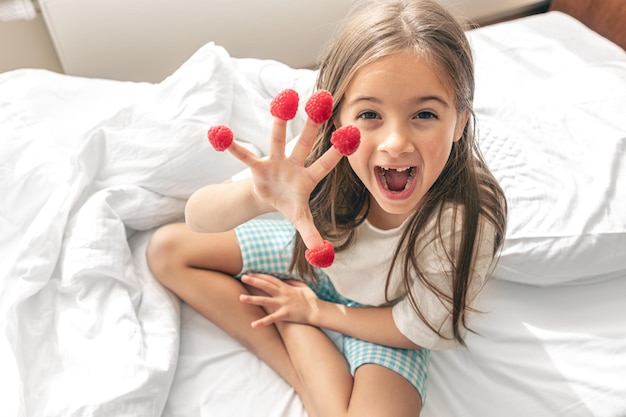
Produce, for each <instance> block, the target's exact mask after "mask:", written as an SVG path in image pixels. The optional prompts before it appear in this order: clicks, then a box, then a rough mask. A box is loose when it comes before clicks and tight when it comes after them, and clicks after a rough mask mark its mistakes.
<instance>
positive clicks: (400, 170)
mask: <svg viewBox="0 0 626 417" xmlns="http://www.w3.org/2000/svg"><path fill="white" fill-rule="evenodd" d="M381 168H382V169H384V170H385V171H389V170H390V169H395V170H396V171H398V172H402V171H406V170H407V169H411V167H404V168H387V167H381Z"/></svg>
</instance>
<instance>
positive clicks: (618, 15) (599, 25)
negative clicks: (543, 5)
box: [550, 0, 626, 49]
mask: <svg viewBox="0 0 626 417" xmlns="http://www.w3.org/2000/svg"><path fill="white" fill-rule="evenodd" d="M550 10H558V11H561V12H563V13H567V14H568V15H570V16H572V17H574V18H576V19H578V20H579V21H581V22H582V23H584V24H585V25H587V26H588V27H590V28H591V29H593V30H594V31H596V32H598V33H599V34H600V35H602V36H604V37H605V38H608V39H610V40H612V41H613V42H615V43H616V44H618V45H619V46H621V47H622V48H623V49H626V0H552V3H551V5H550Z"/></svg>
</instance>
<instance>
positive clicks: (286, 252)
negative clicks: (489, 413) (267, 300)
mask: <svg viewBox="0 0 626 417" xmlns="http://www.w3.org/2000/svg"><path fill="white" fill-rule="evenodd" d="M235 232H236V234H237V238H238V239H239V245H240V247H241V255H242V258H243V268H242V270H241V273H240V274H239V275H238V276H241V275H243V274H245V273H250V272H255V273H263V274H268V275H273V276H276V277H278V278H281V279H289V278H290V279H298V278H297V277H295V276H293V275H289V273H288V270H289V264H290V262H291V256H292V250H293V237H294V234H295V228H294V227H293V225H292V224H291V223H289V222H288V221H286V220H273V219H272V220H265V219H256V220H252V221H249V222H247V223H245V224H243V225H241V226H239V227H237V228H236V229H235ZM317 273H318V276H319V277H320V280H319V282H318V283H310V284H309V285H310V286H311V288H312V289H313V290H314V291H315V293H316V294H317V296H318V297H319V298H320V299H322V300H325V301H330V302H333V303H339V304H344V305H347V306H352V307H363V305H361V304H359V303H357V302H354V301H351V300H349V299H347V298H345V297H343V296H342V295H341V294H339V293H338V292H337V291H336V290H335V287H334V286H333V284H332V283H331V281H330V279H329V278H328V276H327V275H326V274H325V273H324V272H323V271H322V270H317ZM334 341H335V343H336V344H338V345H339V346H338V348H339V349H341V350H342V351H343V354H344V356H345V357H346V360H347V361H348V363H349V366H350V371H351V372H352V375H354V372H355V371H356V370H357V368H358V367H359V366H361V365H364V364H377V365H380V366H383V367H385V368H387V369H390V370H392V371H394V372H396V373H398V374H399V375H401V376H402V377H404V378H406V379H407V380H408V381H409V382H410V383H411V384H413V386H415V388H416V389H417V391H418V392H419V393H420V395H421V397H422V402H425V399H426V385H427V380H428V367H429V361H430V351H429V350H428V349H417V350H412V349H400V348H392V347H388V346H382V345H378V344H375V343H370V342H366V341H364V340H360V339H355V338H353V337H350V336H346V335H341V338H340V340H339V341H338V340H336V339H334Z"/></svg>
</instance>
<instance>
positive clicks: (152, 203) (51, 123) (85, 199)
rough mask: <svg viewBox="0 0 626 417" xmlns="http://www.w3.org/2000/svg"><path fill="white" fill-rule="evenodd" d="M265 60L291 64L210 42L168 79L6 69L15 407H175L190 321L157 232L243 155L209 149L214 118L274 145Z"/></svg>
mask: <svg viewBox="0 0 626 417" xmlns="http://www.w3.org/2000/svg"><path fill="white" fill-rule="evenodd" d="M248 64H249V65H248ZM251 65H254V66H253V67H252V68H251V71H248V70H247V68H249V67H250V66H251ZM262 68H266V69H263V71H280V70H281V69H282V66H281V65H279V64H275V63H272V62H257V61H246V60H234V59H231V58H230V57H229V56H228V54H227V53H226V52H225V51H224V50H222V49H221V48H219V47H216V46H214V45H211V44H210V45H207V46H206V47H204V48H203V49H202V50H201V51H199V52H198V53H197V54H196V55H195V56H194V57H193V58H192V59H190V60H189V61H188V62H187V63H186V64H185V65H184V66H183V67H182V68H181V69H179V70H178V71H177V72H176V73H175V74H174V75H173V76H172V77H170V78H168V79H167V80H165V81H164V82H162V83H160V84H158V85H151V84H134V83H122V82H114V81H104V80H88V79H81V78H75V77H66V76H62V75H58V74H54V73H50V72H45V71H35V70H25V71H16V72H12V73H5V74H2V75H0V114H1V115H2V116H1V120H2V122H1V123H0V138H1V146H0V180H1V182H0V187H1V188H0V196H1V197H0V230H1V231H2V232H1V233H0V265H1V266H0V272H1V276H0V370H1V371H0V393H2V394H1V395H0V409H1V410H3V411H2V415H5V416H48V417H49V416H85V415H89V416H123V415H124V416H131V415H132V416H160V415H161V413H162V410H163V407H164V404H165V401H166V400H167V397H168V392H169V389H170V385H171V383H172V378H173V375H174V371H175V370H176V365H177V361H178V346H179V335H180V332H179V328H180V320H179V314H178V313H179V312H178V303H177V302H174V301H173V299H172V297H171V296H170V295H168V293H167V292H166V291H164V290H163V289H162V287H161V286H160V285H159V284H158V283H156V281H155V280H154V279H153V278H152V276H151V275H150V274H149V272H148V270H147V268H146V262H145V255H144V250H145V243H146V241H147V238H148V235H149V231H150V230H151V229H152V228H154V227H156V226H159V225H162V224H164V223H167V222H171V221H174V220H175V219H179V218H180V217H181V216H182V210H183V207H184V203H185V199H186V198H187V197H188V196H189V194H190V193H191V192H192V191H194V190H195V189H197V188H199V187H200V186H202V185H204V184H206V183H208V182H218V181H223V180H225V179H227V178H229V177H230V176H232V175H233V174H234V173H235V172H237V171H238V170H240V169H241V168H242V167H241V165H240V164H239V163H238V162H235V160H234V159H233V158H232V157H230V156H229V155H228V154H226V153H225V154H220V155H219V156H217V155H216V153H215V152H214V151H213V150H212V149H210V146H208V143H207V141H206V140H205V139H204V138H205V136H204V135H205V133H206V129H207V127H208V126H210V125H211V124H216V123H226V124H229V125H230V126H231V127H232V128H233V129H234V131H235V134H236V135H237V137H239V138H241V139H243V140H247V141H249V142H250V143H251V146H254V145H255V141H258V150H259V151H263V148H264V147H265V146H266V144H265V138H267V137H268V132H269V131H268V129H269V123H270V120H271V119H270V118H268V117H267V116H266V114H265V112H262V114H261V111H260V110H259V109H265V108H268V103H269V98H271V97H272V96H273V95H274V94H275V93H276V92H277V91H275V90H274V89H273V88H274V86H272V85H261V84H258V80H260V78H258V77H259V73H258V71H259V70H261V69H262ZM263 71H262V72H263ZM296 73H297V72H296ZM290 74H291V73H290ZM271 79H277V78H276V77H273V76H272V77H271ZM285 81H286V82H287V83H290V80H288V79H287V80H285ZM289 86H293V87H296V88H299V85H295V84H294V83H291V84H290V85H289ZM307 87H308V88H310V85H309V83H307ZM266 90H267V91H266ZM235 98H236V100H235ZM295 128H296V126H294V129H295ZM7 410H8V411H7Z"/></svg>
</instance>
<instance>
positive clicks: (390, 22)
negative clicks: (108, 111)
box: [291, 0, 507, 344]
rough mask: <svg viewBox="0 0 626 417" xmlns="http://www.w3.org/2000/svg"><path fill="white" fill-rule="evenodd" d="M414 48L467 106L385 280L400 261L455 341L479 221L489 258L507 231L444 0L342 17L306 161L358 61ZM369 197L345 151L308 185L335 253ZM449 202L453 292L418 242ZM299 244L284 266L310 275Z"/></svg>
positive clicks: (323, 140)
mask: <svg viewBox="0 0 626 417" xmlns="http://www.w3.org/2000/svg"><path fill="white" fill-rule="evenodd" d="M406 52H410V53H415V54H419V55H420V56H425V57H428V58H429V59H430V62H431V63H432V64H433V65H435V68H436V69H437V70H438V72H439V73H440V74H441V80H442V82H444V85H446V86H447V87H448V88H450V91H452V92H453V93H454V97H455V104H456V109H457V111H458V112H459V114H460V113H461V112H468V113H469V114H470V118H469V120H468V123H467V124H466V126H465V129H464V131H463V135H462V137H461V139H460V140H459V141H457V142H455V143H454V144H453V146H452V150H451V153H450V156H449V159H448V161H447V163H446V165H445V167H444V169H443V171H442V173H441V174H440V176H439V177H438V179H437V180H436V182H435V183H434V184H433V186H432V187H431V188H430V190H429V191H428V192H427V193H426V195H425V196H424V198H423V199H422V201H421V202H420V207H419V209H418V210H417V211H416V212H415V213H414V214H413V215H412V216H411V218H410V219H409V220H408V222H407V227H406V228H405V231H404V234H403V236H402V238H401V240H400V243H399V245H398V247H397V248H396V250H395V253H394V256H393V259H392V261H391V262H390V269H389V274H388V276H387V284H389V281H390V276H391V272H392V269H393V265H395V264H396V263H397V262H400V263H401V264H400V265H401V266H402V267H401V268H400V271H401V273H402V281H403V283H404V287H405V290H406V294H407V297H408V298H409V300H410V302H411V305H412V306H413V308H414V310H415V311H416V313H417V314H418V316H419V317H420V318H421V319H422V320H424V322H425V323H426V324H427V325H428V326H429V327H430V328H431V330H433V331H434V332H436V333H437V334H439V335H440V336H441V332H440V329H438V328H435V326H434V325H433V324H432V323H430V322H429V321H428V319H427V318H426V317H425V315H424V314H423V312H422V311H420V308H419V306H418V303H417V302H416V295H415V294H413V291H412V283H413V282H414V280H421V281H422V282H423V283H424V284H425V285H426V287H427V288H429V289H430V290H431V291H433V292H434V293H435V294H436V295H437V296H438V297H440V299H442V301H445V302H447V303H450V304H451V305H452V323H453V334H454V338H455V339H456V340H457V341H459V342H460V343H461V344H463V338H462V336H461V332H460V329H461V326H463V327H465V328H467V324H466V321H465V312H466V310H467V306H466V296H467V292H468V288H469V284H470V279H471V276H472V271H473V266H474V263H475V258H476V256H475V255H476V250H475V248H476V246H477V245H476V243H477V240H478V239H480V238H481V236H480V230H482V229H481V225H480V223H481V222H484V221H486V222H489V223H491V224H492V225H493V227H494V229H495V233H496V235H495V239H494V248H493V251H494V252H493V253H494V256H496V255H497V252H498V251H499V249H500V247H501V245H502V241H503V239H504V234H505V229H506V212H507V207H506V199H505V196H504V193H503V191H502V189H501V188H500V186H499V184H498V182H497V181H496V179H495V178H494V177H493V175H492V174H491V172H490V171H489V169H488V168H487V165H486V163H485V161H484V159H483V157H482V156H481V153H480V150H479V148H478V146H477V143H476V139H475V136H476V135H475V120H474V119H475V118H474V114H473V98H474V64H473V58H472V52H471V49H470V45H469V43H468V41H467V38H466V36H465V33H464V31H463V28H462V26H461V25H460V24H459V23H458V22H457V21H456V20H455V19H454V17H453V16H451V15H450V14H449V13H448V12H447V11H446V10H445V9H444V8H443V7H441V6H440V5H439V4H437V3H436V2H434V1H431V0H395V1H380V0H376V1H370V2H369V3H366V4H363V5H362V7H358V8H357V9H356V10H355V11H354V12H353V13H352V14H351V16H350V17H349V18H348V20H347V21H346V22H345V25H344V27H343V30H342V31H340V32H339V33H338V35H337V37H336V39H335V42H334V43H333V44H332V45H331V47H330V49H329V50H328V52H327V54H326V55H325V57H324V58H323V59H322V61H321V64H320V68H319V75H318V80H317V88H318V89H325V90H328V91H330V92H331V93H332V94H333V98H334V100H335V102H334V107H333V117H331V119H330V120H329V121H328V122H327V123H325V124H324V125H323V126H322V128H321V129H320V132H319V134H318V137H317V141H316V144H315V145H314V147H313V149H312V150H311V153H310V155H309V158H308V160H307V164H310V163H312V162H313V161H315V160H316V159H317V158H319V157H320V156H321V155H322V154H323V153H324V152H325V151H326V150H327V149H329V147H330V146H331V143H330V136H331V135H332V132H333V131H334V130H335V125H334V123H333V122H334V120H333V119H334V118H335V117H336V116H337V114H338V112H339V109H340V108H341V105H342V103H343V98H344V94H345V91H346V89H347V87H348V84H349V83H350V81H351V80H352V79H353V77H354V75H355V74H356V73H357V72H358V71H359V70H360V69H361V68H363V67H364V66H365V65H367V64H369V63H371V62H373V61H375V60H377V59H380V58H382V57H384V56H389V55H393V54H399V53H406ZM369 198H370V196H369V193H368V191H367V189H366V188H365V186H364V185H363V183H362V182H361V180H360V179H359V178H358V176H357V175H356V174H355V173H354V171H353V170H352V168H351V167H350V164H349V162H348V160H347V158H343V159H342V160H341V161H340V162H339V163H338V164H337V166H336V167H335V168H334V169H333V171H331V172H330V174H329V175H328V176H326V178H324V179H323V180H322V181H321V182H320V183H319V184H318V186H317V187H316V188H315V189H314V191H313V192H312V194H311V197H310V206H311V211H312V214H313V219H314V222H315V225H316V226H317V228H318V230H319V231H320V233H321V234H322V236H324V237H325V238H326V239H329V240H330V241H332V242H333V244H334V246H335V250H336V251H337V252H340V251H342V250H345V249H346V248H347V247H349V245H351V244H352V242H353V241H354V236H355V228H356V226H358V225H359V224H361V223H362V222H363V221H364V220H365V218H366V217H367V214H368V212H369V204H370V200H369ZM444 203H452V204H451V205H452V206H453V207H454V214H453V216H452V217H453V219H452V224H449V225H448V226H446V227H448V230H450V229H454V228H456V227H457V224H459V222H458V220H457V217H458V216H461V222H460V224H462V233H461V236H462V238H461V242H453V243H452V246H450V245H447V246H446V245H444V247H447V248H448V249H449V253H448V254H447V258H448V259H447V262H448V263H449V264H450V265H451V267H452V268H451V270H452V271H453V273H452V274H453V276H451V277H450V279H451V287H452V294H448V293H446V292H445V291H442V290H441V289H440V288H438V287H437V286H436V285H434V284H433V283H431V282H429V280H428V276H427V275H426V274H424V273H423V270H422V268H421V266H420V265H419V262H418V253H417V243H416V242H419V241H420V239H421V238H422V237H423V230H424V228H425V226H426V224H427V222H429V221H430V220H431V219H432V218H433V216H436V217H435V218H436V221H437V224H438V225H439V227H438V228H437V230H438V231H437V233H438V235H437V236H438V239H441V232H440V230H441V229H442V213H443V209H444V206H450V204H444ZM305 250H306V247H305V246H304V243H303V242H302V239H301V238H300V236H299V235H297V236H296V240H295V246H294V256H293V260H292V264H291V269H292V270H295V271H296V272H297V273H298V274H299V275H301V276H303V277H305V278H308V279H313V280H315V279H316V277H315V271H314V270H313V269H312V268H311V266H310V265H309V264H308V263H307V262H306V261H305V257H304V251H305Z"/></svg>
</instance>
